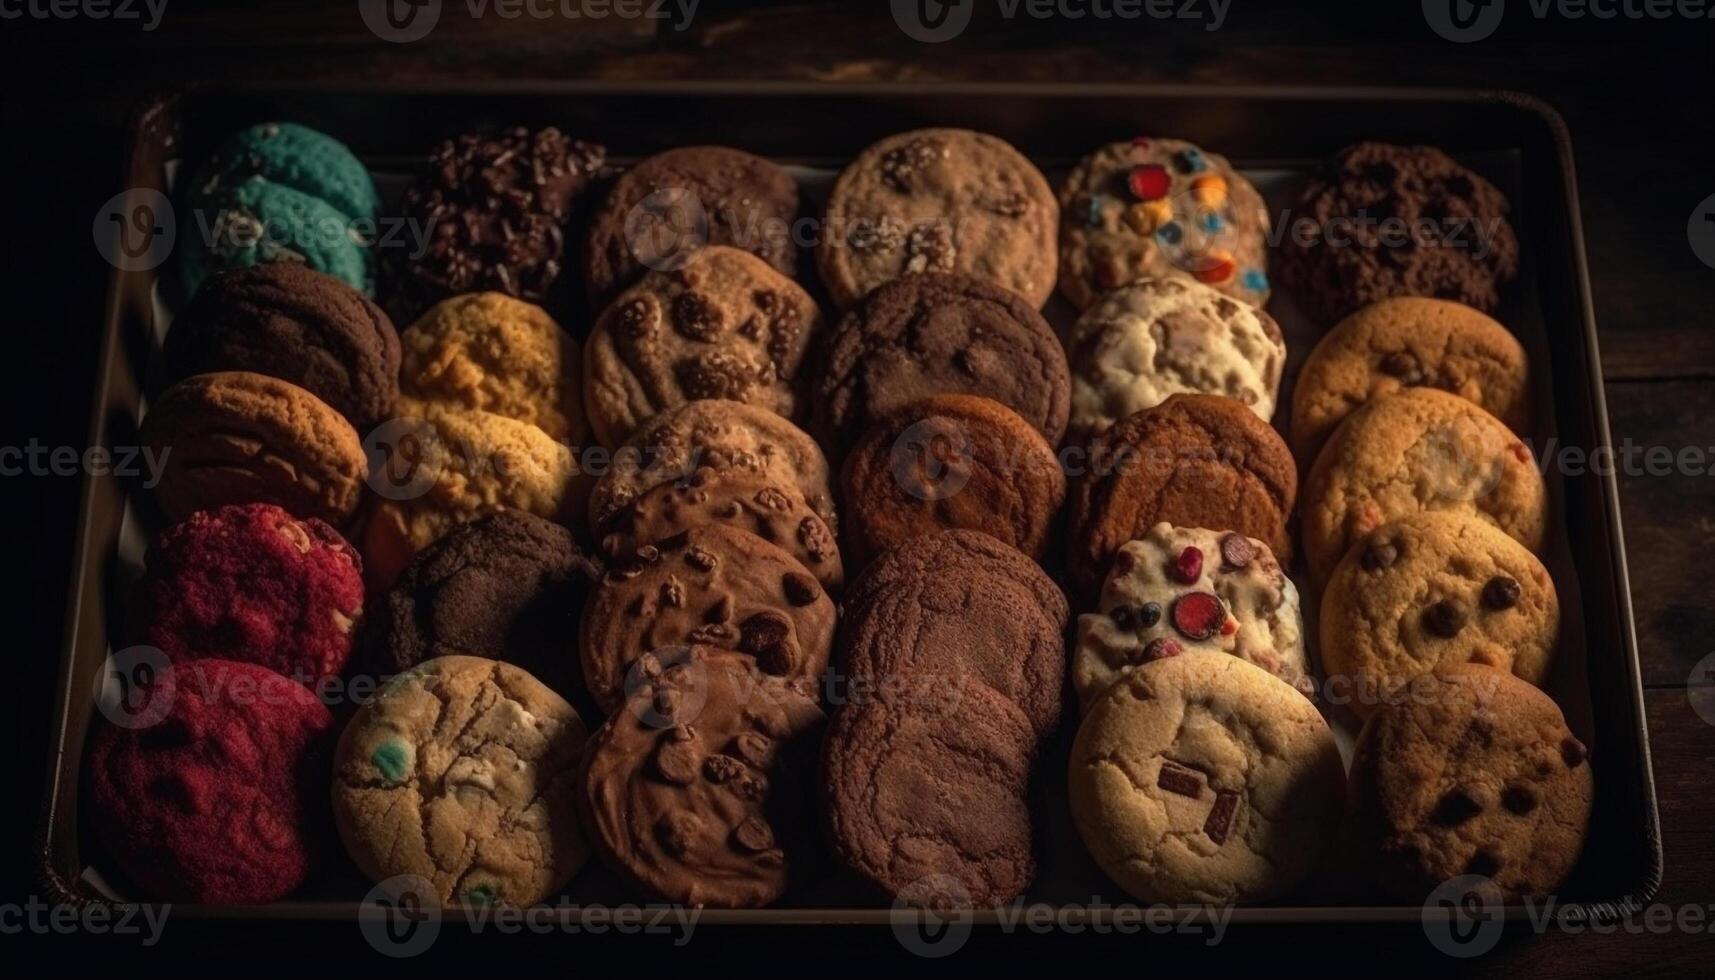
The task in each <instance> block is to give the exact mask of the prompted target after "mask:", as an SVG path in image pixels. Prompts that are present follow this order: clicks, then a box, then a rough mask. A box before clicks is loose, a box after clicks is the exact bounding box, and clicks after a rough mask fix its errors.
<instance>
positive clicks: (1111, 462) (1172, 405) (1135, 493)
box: [1066, 394, 1298, 595]
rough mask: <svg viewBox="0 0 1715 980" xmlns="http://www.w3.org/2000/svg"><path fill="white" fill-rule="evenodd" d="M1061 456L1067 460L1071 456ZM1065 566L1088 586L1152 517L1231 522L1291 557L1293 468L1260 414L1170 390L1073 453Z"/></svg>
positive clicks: (1225, 527) (1210, 524) (1215, 525)
mask: <svg viewBox="0 0 1715 980" xmlns="http://www.w3.org/2000/svg"><path fill="white" fill-rule="evenodd" d="M1074 462H1075V461H1074V459H1073V458H1072V457H1070V456H1068V457H1067V465H1068V467H1071V466H1072V465H1074ZM1076 463H1077V465H1078V466H1079V469H1080V470H1081V472H1082V475H1081V476H1080V477H1079V478H1078V479H1077V480H1076V482H1074V484H1073V487H1072V492H1071V503H1070V506H1069V507H1068V516H1067V520H1066V549H1067V550H1066V573H1067V576H1068V577H1069V578H1070V580H1071V581H1072V583H1073V584H1074V586H1075V587H1076V588H1077V589H1078V590H1079V592H1080V593H1082V594H1088V595H1093V594H1094V593H1095V592H1096V590H1097V589H1098V588H1100V586H1101V584H1102V581H1103V579H1104V578H1105V577H1106V576H1107V573H1108V567H1109V564H1110V563H1111V562H1112V561H1113V557H1114V554H1115V553H1116V552H1118V551H1119V549H1120V546H1121V545H1124V544H1125V543H1126V542H1127V541H1130V540H1132V539H1134V538H1138V537H1141V536H1142V535H1143V534H1145V533H1146V532H1148V530H1149V529H1150V528H1152V527H1154V526H1155V525H1157V524H1160V523H1163V522H1166V523H1168V524H1174V525H1177V526H1179V527H1206V528H1210V529H1214V530H1222V531H1237V532H1238V533H1240V534H1243V535H1245V536H1246V537H1251V538H1256V539H1257V540H1259V541H1261V542H1263V543H1264V544H1266V545H1268V547H1269V550H1270V551H1272V552H1274V555H1275V558H1276V559H1278V560H1279V561H1281V562H1283V563H1284V562H1288V561H1290V560H1291V555H1292V542H1291V539H1290V538H1288V537H1287V533H1286V520H1287V517H1288V515H1290V514H1291V513H1292V504H1293V500H1294V499H1295V498H1296V497H1297V493H1298V467H1297V464H1296V463H1294V462H1293V460H1292V453H1291V451H1289V450H1288V449H1287V448H1286V443H1284V442H1282V441H1281V438H1280V436H1279V435H1278V434H1276V433H1275V431H1274V430H1273V429H1272V428H1270V427H1269V425H1268V423H1266V422H1264V421H1263V420H1261V419H1259V418H1257V417H1256V413H1255V412H1252V411H1251V410H1250V409H1248V408H1246V407H1245V406H1244V405H1243V404H1241V403H1240V402H1238V401H1236V400H1235V399H1232V398H1225V397H1222V396H1219V395H1186V394H1180V395H1172V396H1170V397H1169V398H1168V399H1167V400H1166V401H1164V402H1162V403H1161V404H1160V405H1158V406H1156V407H1155V408H1150V409H1145V410H1144V411H1141V412H1137V413H1136V414H1133V415H1131V416H1129V417H1127V418H1125V419H1123V420H1121V421H1120V422H1119V423H1118V424H1116V425H1115V426H1114V427H1113V428H1111V429H1109V430H1107V431H1106V432H1104V433H1103V434H1102V435H1101V436H1100V437H1099V438H1097V439H1096V440H1095V442H1094V443H1093V444H1092V445H1091V446H1090V449H1089V453H1088V455H1087V456H1083V457H1080V458H1079V459H1078V460H1076Z"/></svg>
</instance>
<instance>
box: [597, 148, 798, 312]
mask: <svg viewBox="0 0 1715 980" xmlns="http://www.w3.org/2000/svg"><path fill="white" fill-rule="evenodd" d="M797 218H798V185H797V183H796V182H794V181H793V179H792V175H791V174H788V173H787V172H786V171H785V170H783V169H781V168H780V167H778V166H776V165H775V164H773V163H770V162H769V161H767V160H764V159H762V158H761V157H758V156H753V155H751V154H749V153H745V152H744V151H742V150H734V149H731V148H729V147H724V146H682V147H679V148H677V149H673V150H668V151H667V152H665V153H657V154H656V155H655V156H652V157H649V158H648V159H646V160H643V161H641V162H639V163H638V164H637V165H636V166H635V167H632V168H631V169H630V170H627V171H626V172H625V173H623V174H621V175H620V176H619V178H618V179H617V180H615V181H614V182H613V187H612V189H611V190H609V191H608V194H607V200H606V201H605V202H604V203H603V204H602V206H601V207H600V208H599V209H598V210H597V211H596V213H595V214H594V215H593V216H592V217H591V219H590V226H589V239H588V241H587V243H586V246H585V252H584V275H585V283H584V285H585V288H586V290H587V291H588V295H589V304H590V310H591V311H592V312H593V311H595V310H599V309H601V308H603V307H605V306H606V305H607V304H608V301H609V300H611V299H612V298H613V297H614V295H615V294H616V293H618V292H619V291H620V290H621V289H624V288H625V287H626V286H629V285H631V283H633V282H635V281H636V280H637V279H638V278H639V277H640V276H642V275H643V273H644V272H645V271H646V270H648V269H674V268H677V267H678V266H679V265H680V264H681V263H683V262H684V260H685V259H687V258H689V257H690V254H691V253H692V252H694V251H695V250H696V249H698V248H701V247H702V246H704V245H732V246H735V247H737V248H741V249H744V250H745V251H746V252H750V253H751V254H753V255H755V256H757V257H758V258H760V259H762V260H763V261H764V262H767V263H768V264H769V265H771V266H773V267H774V268H775V269H777V270H779V271H780V272H781V273H782V274H784V275H785V276H787V277H788V278H790V277H791V276H792V275H793V274H794V273H795V272H796V270H797V268H798V253H797V250H796V247H795V246H794V245H793V243H792V222H794V221H796V220H797Z"/></svg>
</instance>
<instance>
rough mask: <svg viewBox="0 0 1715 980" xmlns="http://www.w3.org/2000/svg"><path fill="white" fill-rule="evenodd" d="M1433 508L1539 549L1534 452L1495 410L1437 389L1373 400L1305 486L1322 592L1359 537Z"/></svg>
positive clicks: (1314, 571) (1542, 509) (1306, 532)
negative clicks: (1489, 526) (1473, 519)
mask: <svg viewBox="0 0 1715 980" xmlns="http://www.w3.org/2000/svg"><path fill="white" fill-rule="evenodd" d="M1428 510H1439V511H1448V512H1451V513H1455V514H1464V515H1469V516H1472V517H1476V518H1479V519H1481V520H1485V521H1488V522H1489V523H1491V524H1493V525H1495V526H1496V527H1498V528H1500V529H1501V530H1502V531H1505V532H1506V533H1507V534H1509V535H1511V536H1512V537H1513V539H1514V540H1516V541H1518V542H1519V543H1520V544H1523V545H1524V546H1525V547H1526V548H1529V549H1530V550H1532V551H1535V550H1536V549H1537V548H1539V547H1541V545H1542V536H1543V529H1544V524H1545V522H1546V520H1547V501H1546V491H1545V490H1544V487H1543V479H1542V472H1541V471H1540V470H1538V469H1537V467H1536V460H1535V459H1534V458H1533V457H1532V456H1531V453H1530V448H1529V447H1528V446H1526V445H1525V444H1524V443H1523V442H1521V441H1520V440H1519V438H1518V437H1517V436H1515V435H1513V433H1512V432H1510V431H1508V429H1507V427H1506V426H1504V425H1502V424H1501V423H1500V422H1499V421H1498V420H1497V419H1496V418H1495V417H1494V416H1492V415H1490V414H1489V413H1488V412H1485V411H1483V410H1482V409H1481V408H1479V407H1478V406H1476V405H1474V404H1472V403H1471V402H1468V401H1466V400H1465V399H1463V398H1460V397H1459V396H1458V395H1454V394H1449V393H1448V392H1445V391H1441V390H1439V389H1436V388H1407V389H1405V390H1403V391H1400V392H1398V393H1396V394H1393V395H1389V396H1387V397H1386V398H1379V399H1376V400H1374V401H1371V402H1369V403H1368V404H1366V405H1365V406H1364V407H1363V408H1360V409H1358V410H1357V411H1356V412H1353V413H1352V414H1351V415H1350V416H1349V417H1347V419H1346V421H1345V422H1344V423H1342V424H1341V426H1340V428H1338V429H1336V430H1335V432H1334V434H1333V436H1332V437H1330V438H1329V440H1328V444H1327V445H1326V446H1324V447H1323V448H1322V453H1321V455H1319V456H1317V457H1316V465H1314V466H1312V467H1311V468H1310V475H1309V476H1308V477H1306V478H1305V483H1304V508H1303V511H1302V513H1301V514H1300V515H1299V516H1300V519H1301V521H1302V524H1301V529H1302V532H1303V536H1304V559H1305V564H1306V565H1307V566H1308V567H1309V570H1310V580H1311V582H1312V583H1313V584H1315V585H1316V586H1317V588H1318V589H1320V587H1321V585H1322V583H1324V582H1326V581H1327V580H1328V576H1329V574H1330V573H1332V572H1333V570H1334V566H1335V565H1336V564H1337V563H1339V561H1340V559H1341V558H1343V557H1345V555H1346V551H1347V549H1348V548H1350V547H1351V546H1352V544H1353V543H1355V542H1356V541H1357V540H1359V539H1360V538H1362V537H1363V536H1365V535H1367V534H1369V533H1370V532H1371V531H1373V530H1375V529H1376V528H1377V527H1379V526H1380V525H1381V524H1382V523H1384V522H1386V521H1391V520H1395V519H1397V518H1401V517H1409V516H1411V515H1413V514H1416V513H1420V512H1422V511H1428Z"/></svg>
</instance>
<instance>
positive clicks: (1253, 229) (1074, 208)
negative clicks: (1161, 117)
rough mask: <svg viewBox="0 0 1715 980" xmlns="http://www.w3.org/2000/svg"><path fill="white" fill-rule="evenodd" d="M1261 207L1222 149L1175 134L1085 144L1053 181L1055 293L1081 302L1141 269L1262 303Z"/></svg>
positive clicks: (1264, 233)
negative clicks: (1062, 176)
mask: <svg viewBox="0 0 1715 980" xmlns="http://www.w3.org/2000/svg"><path fill="white" fill-rule="evenodd" d="M1268 228H1269V221H1268V207H1267V205H1265V204H1264V203H1263V199H1262V195H1261V194H1258V193H1257V190H1256V188H1255V187H1252V186H1251V184H1250V181H1248V180H1245V179H1244V177H1242V176H1240V175H1239V173H1238V171H1236V170H1234V169H1233V167H1232V165H1231V164H1229V163H1228V162H1227V158H1226V157H1223V156H1221V155H1219V154H1216V153H1208V152H1205V151H1204V150H1202V149H1200V148H1199V147H1197V146H1195V145H1193V144H1191V143H1187V142H1185V141H1184V140H1175V139H1144V138H1141V137H1140V138H1138V139H1132V140H1126V141H1123V142H1119V143H1109V144H1108V145H1106V146H1104V147H1102V148H1101V149H1099V150H1097V151H1095V152H1094V153H1091V154H1090V155H1089V156H1087V157H1085V158H1084V159H1083V160H1080V161H1079V162H1078V165H1077V166H1076V167H1074V168H1072V172H1071V173H1070V174H1068V175H1067V176H1066V182H1065V183H1064V184H1063V185H1061V187H1060V294H1061V295H1063V296H1065V297H1066V298H1067V299H1068V300H1070V301H1071V303H1072V305H1073V306H1076V307H1078V308H1079V309H1084V308H1086V307H1088V306H1090V305H1091V304H1092V303H1094V302H1095V301H1096V299H1097V298H1098V297H1099V296H1100V295H1101V294H1102V293H1103V292H1106V291H1107V290H1110V289H1114V288H1117V287H1119V286H1123V285H1125V284H1126V283H1129V282H1131V281H1133V280H1135V279H1140V278H1145V277H1148V278H1182V279H1186V280H1190V281H1194V282H1202V283H1207V284H1208V285H1210V286H1211V287H1213V288H1215V289H1218V290H1220V291H1221V292H1222V293H1225V294H1226V295H1228V296H1231V297H1233V298H1235V299H1239V300H1242V301H1244V302H1246V303H1249V304H1251V305H1253V306H1256V307H1258V308H1261V307H1262V305H1263V304H1264V303H1267V302H1268V292H1269V286H1268Z"/></svg>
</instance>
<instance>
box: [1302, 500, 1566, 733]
mask: <svg viewBox="0 0 1715 980" xmlns="http://www.w3.org/2000/svg"><path fill="white" fill-rule="evenodd" d="M1321 632H1322V647H1321V649H1322V665H1323V667H1324V669H1326V671H1327V673H1328V676H1329V678H1330V683H1333V682H1334V681H1335V680H1336V679H1337V680H1338V681H1339V682H1340V684H1341V685H1342V686H1344V687H1346V688H1347V689H1348V691H1349V693H1350V702H1351V705H1352V708H1353V710H1355V711H1356V712H1357V713H1358V714H1359V716H1365V715H1368V714H1370V712H1372V711H1374V710H1375V707H1376V705H1377V704H1379V703H1381V702H1382V700H1383V699H1384V698H1385V697H1386V696H1387V695H1389V694H1391V693H1392V692H1394V691H1397V690H1399V689H1400V688H1401V687H1404V686H1405V685H1406V684H1407V683H1408V682H1409V681H1411V680H1412V679H1413V678H1415V677H1417V676H1419V675H1421V674H1425V673H1428V672H1429V671H1431V670H1434V669H1435V668H1436V667H1438V666H1441V665H1443V664H1460V663H1476V664H1482V665H1484V666H1488V667H1496V668H1499V669H1501V670H1506V671H1511V672H1512V673H1513V674H1515V675H1517V676H1518V677H1519V678H1520V679H1522V680H1525V681H1529V682H1530V683H1532V684H1535V685H1537V686H1539V687H1540V686H1541V685H1542V683H1543V681H1544V680H1545V679H1546V678H1547V676H1548V670H1549V667H1550V666H1551V665H1552V663H1553V658H1554V644H1555V640H1556V638H1557V637H1558V635H1559V633H1560V600H1559V598H1558V596H1557V595H1556V594H1555V591H1554V581H1553V579H1551V578H1550V577H1549V575H1548V569H1546V568H1544V567H1543V565H1542V562H1541V561H1539V560H1538V559H1537V557H1536V556H1535V555H1533V554H1531V553H1530V551H1529V550H1528V549H1526V548H1525V546H1524V545H1521V544H1519V543H1518V542H1517V541H1514V540H1513V539H1512V538H1509V537H1507V536H1506V534H1504V533H1502V532H1501V531H1500V529H1498V528H1496V527H1494V526H1493V525H1491V524H1487V523H1484V522H1483V521H1480V520H1477V519H1475V518H1472V517H1470V516H1467V515H1463V514H1448V513H1442V512H1437V511H1424V512H1422V513H1419V514H1413V515H1411V516H1409V517H1405V518H1402V519H1400V520H1397V521H1391V522H1389V523H1387V524H1383V525H1382V526H1381V527H1379V528H1376V529H1375V530H1374V531H1372V532H1370V534H1369V535H1368V536H1366V537H1365V538H1363V539H1362V540H1360V541H1358V542H1357V543H1356V544H1355V545H1354V546H1353V547H1352V550H1351V551H1350V552H1348V553H1347V555H1346V557H1345V558H1342V559H1341V560H1340V564H1338V565H1337V566H1335V568H1334V574H1333V575H1332V576H1331V577H1330V578H1329V579H1328V588H1327V590H1326V591H1325V592H1324V594H1323V596H1322V619H1321Z"/></svg>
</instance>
